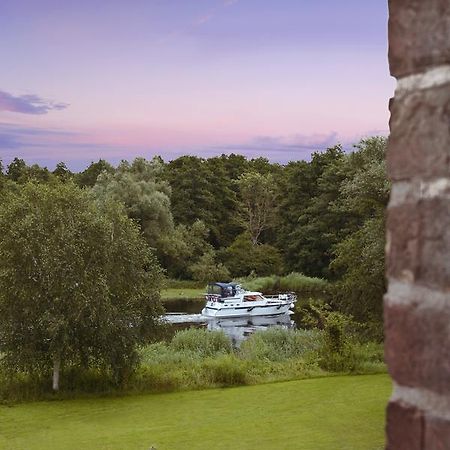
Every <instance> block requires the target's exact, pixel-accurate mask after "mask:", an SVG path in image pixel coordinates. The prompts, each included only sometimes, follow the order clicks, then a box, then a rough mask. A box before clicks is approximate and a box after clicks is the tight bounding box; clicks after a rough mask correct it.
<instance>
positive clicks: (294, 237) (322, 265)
mask: <svg viewBox="0 0 450 450" xmlns="http://www.w3.org/2000/svg"><path fill="white" fill-rule="evenodd" d="M344 161H345V154H344V152H343V150H342V148H341V147H340V146H336V147H333V148H329V149H327V151H326V152H323V153H318V152H317V153H313V155H312V160H311V162H310V163H306V162H303V161H300V162H294V163H289V164H288V165H287V166H286V167H285V169H284V174H283V176H281V177H279V178H278V199H277V210H276V214H277V224H276V229H277V244H278V246H279V247H280V248H281V249H283V253H284V255H285V262H286V265H287V268H288V269H289V270H291V271H298V272H301V273H304V274H305V275H308V276H314V277H328V276H329V272H328V264H329V262H330V259H331V255H332V248H333V245H335V244H336V243H337V242H338V241H339V239H340V229H341V228H342V227H343V224H344V222H345V220H346V217H345V215H342V214H341V213H340V212H339V211H336V210H334V209H333V208H332V205H333V202H334V201H335V200H336V199H337V198H338V196H339V187H340V183H341V181H342V180H343V179H344V178H345V174H344V173H343V172H342V169H341V167H342V165H343V164H344Z"/></svg>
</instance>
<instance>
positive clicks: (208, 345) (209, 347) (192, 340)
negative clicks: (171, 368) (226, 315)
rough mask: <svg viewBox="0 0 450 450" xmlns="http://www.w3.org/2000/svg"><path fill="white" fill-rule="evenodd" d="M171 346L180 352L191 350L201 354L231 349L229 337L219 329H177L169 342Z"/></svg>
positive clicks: (212, 353) (229, 350)
mask: <svg viewBox="0 0 450 450" xmlns="http://www.w3.org/2000/svg"><path fill="white" fill-rule="evenodd" d="M170 345H171V347H172V348H173V349H174V350H176V351H180V352H192V353H195V354H198V355H201V356H213V355H215V354H217V353H230V352H231V351H232V347H231V342H230V339H229V338H228V337H227V336H226V335H225V334H224V333H223V332H221V331H208V330H204V329H201V328H190V329H188V330H183V331H179V332H178V333H176V334H175V336H174V338H173V339H172V342H171V344H170Z"/></svg>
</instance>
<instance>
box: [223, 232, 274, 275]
mask: <svg viewBox="0 0 450 450" xmlns="http://www.w3.org/2000/svg"><path fill="white" fill-rule="evenodd" d="M220 255H221V258H222V260H223V262H224V263H225V265H226V266H227V267H228V269H229V270H230V272H231V275H232V276H235V277H239V276H247V275H249V274H250V273H252V272H254V273H257V274H258V275H261V276H265V275H269V274H271V273H277V274H278V273H282V272H283V258H282V256H281V253H280V251H279V250H278V249H277V248H275V247H273V246H272V245H269V244H257V245H253V244H252V242H251V239H250V236H249V235H248V234H247V233H243V234H241V235H239V236H238V237H237V238H236V240H235V241H234V242H233V243H232V244H231V245H230V246H229V247H228V248H226V249H224V250H223V251H222V252H221V254H220Z"/></svg>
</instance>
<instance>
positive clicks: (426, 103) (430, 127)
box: [387, 2, 450, 181]
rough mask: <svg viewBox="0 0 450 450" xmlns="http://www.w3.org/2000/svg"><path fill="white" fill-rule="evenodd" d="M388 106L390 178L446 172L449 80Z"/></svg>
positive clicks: (448, 168)
mask: <svg viewBox="0 0 450 450" xmlns="http://www.w3.org/2000/svg"><path fill="white" fill-rule="evenodd" d="M424 3H426V2H424ZM449 4H450V2H449ZM449 42H450V37H449ZM390 110H391V119H390V129H391V134H390V136H389V145H388V152H387V166H388V173H389V177H390V178H391V180H393V181H399V180H406V179H411V178H413V177H419V178H421V179H427V178H428V179H430V178H436V177H445V176H449V175H450V84H447V85H445V86H440V87H435V88H432V89H426V90H422V91H418V92H414V93H409V94H405V95H403V96H401V97H396V98H395V99H394V100H393V101H391V103H390Z"/></svg>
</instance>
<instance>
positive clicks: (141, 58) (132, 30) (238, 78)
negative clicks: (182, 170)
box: [0, 0, 394, 169]
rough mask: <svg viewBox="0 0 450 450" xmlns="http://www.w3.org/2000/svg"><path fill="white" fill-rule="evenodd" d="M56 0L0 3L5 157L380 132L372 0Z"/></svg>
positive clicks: (273, 143)
mask: <svg viewBox="0 0 450 450" xmlns="http://www.w3.org/2000/svg"><path fill="white" fill-rule="evenodd" d="M64 3H65V4H64V6H61V5H62V4H61V2H57V1H56V0H53V1H51V0H45V1H42V2H39V5H37V4H36V3H35V2H33V1H32V0H28V1H25V0H16V1H12V0H6V2H5V4H4V5H3V3H2V8H3V11H2V14H1V15H0V54H1V55H2V62H3V67H5V68H6V70H2V74H1V76H0V159H3V160H4V161H5V162H8V161H9V160H10V159H12V158H13V157H14V156H19V157H23V158H25V159H26V160H27V161H28V162H30V163H32V162H38V163H41V164H45V165H48V166H49V167H52V166H54V165H55V164H56V162H58V161H60V160H63V161H66V162H67V163H68V164H69V166H71V167H72V168H74V169H80V168H82V167H84V166H86V165H87V164H88V163H89V162H90V161H91V160H95V159H98V158H100V157H102V158H106V159H110V160H111V161H112V162H116V161H118V160H120V159H130V158H132V157H134V156H137V155H143V156H146V157H151V156H153V155H154V154H161V155H162V156H163V157H164V158H165V159H171V158H173V157H176V156H179V155H181V154H186V153H189V154H197V155H200V156H202V155H203V156H211V155H214V154H220V153H229V152H231V151H233V152H235V153H243V154H247V155H248V156H266V157H268V158H270V159H272V160H276V161H280V162H286V161H288V160H291V159H303V158H308V156H309V154H310V152H311V151H312V150H323V149H324V148H326V146H327V145H333V144H335V143H338V142H342V143H343V144H344V145H346V146H348V145H349V144H350V143H352V142H356V141H357V140H358V139H359V138H361V137H363V136H367V135H372V134H386V133H387V129H388V117H389V115H388V110H387V104H388V99H389V97H390V96H392V93H393V88H394V81H393V80H392V79H391V78H390V77H389V74H388V68H387V57H386V45H387V44H386V21H387V11H386V5H385V4H384V3H383V2H373V3H374V4H372V2H370V3H371V4H368V2H358V1H356V0H352V1H347V2H345V1H344V2H339V3H337V2H332V1H331V0H328V1H323V2H317V3H316V4H314V5H313V4H312V3H313V2H309V1H306V0H304V1H302V0H280V1H279V2H273V1H271V0H258V1H257V0H234V1H231V0H217V1H216V0H198V1H192V2H183V1H181V0H167V1H164V2H162V1H156V0H155V1H144V0H134V1H131V2H122V1H115V0H113V1H111V2H108V8H106V9H105V7H104V4H103V3H101V2H100V3H98V2H88V1H87V0H86V1H80V2H77V3H76V4H75V3H73V4H71V3H69V2H67V3H66V2H64ZM314 3H315V2H314ZM361 3H364V5H361Z"/></svg>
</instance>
